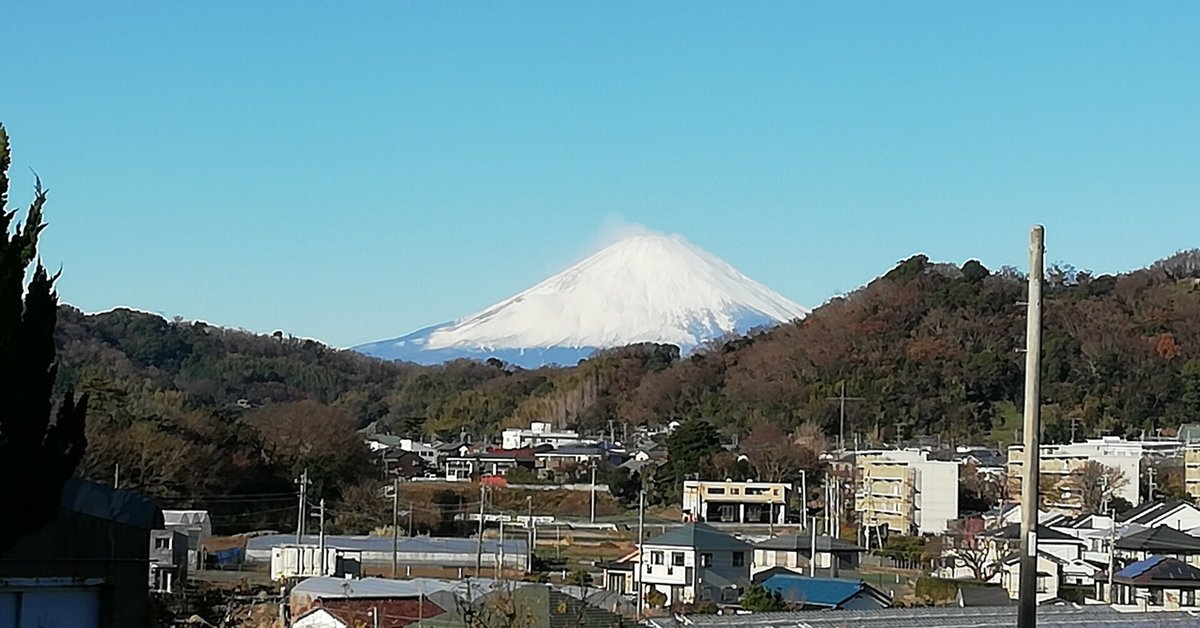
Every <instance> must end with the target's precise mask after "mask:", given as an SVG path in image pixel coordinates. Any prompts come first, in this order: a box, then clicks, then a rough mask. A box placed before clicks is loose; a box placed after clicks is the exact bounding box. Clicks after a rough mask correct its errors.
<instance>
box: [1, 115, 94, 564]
mask: <svg viewBox="0 0 1200 628" xmlns="http://www.w3.org/2000/svg"><path fill="white" fill-rule="evenodd" d="M11 163H12V157H11V153H10V151H9V143H8V133H7V132H6V131H5V130H4V127H3V125H0V399H3V400H4V410H3V412H2V413H0V500H2V501H3V503H5V504H9V505H12V506H13V507H19V509H20V516H6V517H0V554H3V553H4V552H6V551H7V550H8V549H10V548H11V547H12V546H13V544H14V543H16V541H17V539H19V538H20V537H21V536H24V535H26V534H29V533H32V532H35V531H37V530H38V529H40V528H41V527H42V526H43V525H45V524H46V523H47V522H48V521H50V519H52V518H53V517H54V515H55V513H56V512H57V510H58V504H59V498H60V496H61V494H62V486H63V483H64V482H66V481H67V479H69V478H70V477H71V475H72V474H73V473H74V472H75V468H76V467H77V466H78V465H79V461H80V460H81V459H82V458H83V452H84V449H85V448H86V447H87V440H86V438H85V437H84V416H85V414H86V412H87V397H86V395H83V396H80V397H79V399H75V396H74V394H73V393H72V392H67V393H66V395H65V396H64V397H63V398H62V399H61V401H60V402H59V403H58V406H57V408H55V404H54V398H53V390H54V385H55V378H56V377H57V375H58V362H57V358H56V351H55V346H54V327H55V324H56V322H57V320H58V295H57V294H56V293H55V291H54V281H55V279H56V278H57V276H54V277H51V276H50V275H49V273H47V272H46V269H45V268H44V267H43V266H42V264H41V262H38V263H37V265H36V266H35V268H34V271H33V277H32V278H31V279H30V281H29V285H28V288H26V285H25V276H26V271H27V269H28V268H29V265H30V264H31V263H33V261H34V259H35V258H36V257H37V243H38V242H37V241H38V235H39V234H41V232H42V229H44V228H45V226H46V225H45V224H44V223H43V222H42V208H43V207H44V206H45V204H46V190H45V189H43V188H42V183H41V180H38V181H37V182H36V184H35V187H34V199H33V203H32V204H31V205H30V206H29V211H28V213H27V214H26V215H25V225H24V227H21V226H18V227H17V228H16V229H15V230H13V232H12V233H11V234H10V233H9V227H10V226H11V225H12V223H13V218H14V217H15V215H16V212H15V211H8V209H7V207H8V186H9V179H8V168H9V165H10V164H11ZM52 416H53V418H54V421H53V422H51V418H52Z"/></svg>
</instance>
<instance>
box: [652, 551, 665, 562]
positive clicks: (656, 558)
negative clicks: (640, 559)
mask: <svg viewBox="0 0 1200 628" xmlns="http://www.w3.org/2000/svg"><path fill="white" fill-rule="evenodd" d="M650 564H651V565H661V564H663V553H662V552H659V551H654V552H650Z"/></svg>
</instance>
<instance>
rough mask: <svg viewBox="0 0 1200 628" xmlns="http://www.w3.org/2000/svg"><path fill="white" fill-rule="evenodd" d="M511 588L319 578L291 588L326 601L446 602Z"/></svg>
mask: <svg viewBox="0 0 1200 628" xmlns="http://www.w3.org/2000/svg"><path fill="white" fill-rule="evenodd" d="M511 584H512V583H508V582H504V581H499V580H493V579H491V578H470V579H466V580H443V579H440V578H413V579H412V580H390V579H388V578H361V579H347V578H334V577H329V576H318V577H314V578H305V579H304V580H301V581H300V582H299V583H298V584H296V586H295V587H293V588H292V593H293V594H303V595H307V596H309V597H312V598H326V599H328V598H406V597H418V596H425V595H434V594H438V595H437V597H438V598H439V599H441V600H446V599H449V597H447V596H451V597H454V598H457V599H468V598H471V597H479V596H482V595H486V594H488V593H490V592H492V591H493V590H494V589H496V587H497V586H500V585H504V586H509V585H511ZM439 606H440V604H439ZM446 610H449V609H446Z"/></svg>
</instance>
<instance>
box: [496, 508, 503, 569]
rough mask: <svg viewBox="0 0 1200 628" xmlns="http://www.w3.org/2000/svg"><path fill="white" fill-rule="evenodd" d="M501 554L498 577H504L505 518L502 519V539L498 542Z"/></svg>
mask: <svg viewBox="0 0 1200 628" xmlns="http://www.w3.org/2000/svg"><path fill="white" fill-rule="evenodd" d="M496 545H497V550H498V553H499V554H500V556H499V557H498V558H497V559H496V579H497V580H499V579H501V578H503V577H504V520H503V519H501V520H500V541H499V542H498V543H497V544H496Z"/></svg>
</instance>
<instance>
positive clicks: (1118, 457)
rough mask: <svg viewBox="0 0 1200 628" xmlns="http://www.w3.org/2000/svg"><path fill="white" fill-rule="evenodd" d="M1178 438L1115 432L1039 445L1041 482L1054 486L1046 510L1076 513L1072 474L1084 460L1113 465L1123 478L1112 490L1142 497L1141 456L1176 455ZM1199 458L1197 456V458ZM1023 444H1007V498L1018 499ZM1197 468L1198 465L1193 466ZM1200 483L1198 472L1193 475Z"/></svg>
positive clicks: (1133, 501)
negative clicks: (1133, 436) (1132, 438)
mask: <svg viewBox="0 0 1200 628" xmlns="http://www.w3.org/2000/svg"><path fill="white" fill-rule="evenodd" d="M1180 448H1181V445H1180V443H1179V442H1178V441H1167V440H1155V441H1128V440H1125V439H1123V438H1119V437H1116V436H1105V437H1103V438H1096V439H1091V440H1087V441H1084V442H1080V443H1070V444H1066V445H1042V446H1041V448H1040V454H1039V455H1040V460H1039V464H1038V469H1039V471H1040V473H1041V476H1042V477H1043V478H1044V479H1043V481H1044V482H1048V483H1055V484H1056V485H1057V489H1058V490H1055V491H1052V492H1050V494H1047V495H1045V499H1046V503H1045V507H1046V508H1047V509H1048V510H1052V511H1059V512H1065V513H1072V514H1074V513H1078V512H1079V511H1080V510H1081V509H1082V508H1083V504H1082V502H1081V497H1082V496H1081V495H1080V494H1079V491H1077V490H1076V491H1072V490H1071V484H1072V482H1073V480H1074V478H1076V477H1078V474H1079V473H1080V472H1082V470H1083V468H1084V466H1085V465H1087V463H1088V462H1096V463H1099V464H1102V465H1104V466H1106V467H1110V468H1112V469H1115V470H1116V471H1117V472H1118V473H1120V474H1121V475H1122V476H1123V477H1124V478H1125V482H1124V484H1123V485H1122V486H1121V487H1120V488H1119V489H1117V490H1116V491H1115V492H1114V495H1113V496H1114V497H1120V498H1123V499H1125V500H1127V501H1128V502H1129V503H1131V504H1134V505H1137V504H1139V503H1141V501H1142V495H1141V490H1140V487H1141V482H1140V479H1141V472H1142V463H1143V460H1145V459H1147V458H1151V457H1159V458H1161V457H1167V456H1172V455H1178V453H1179V451H1180ZM1198 461H1200V459H1198ZM1024 465H1025V447H1024V446H1023V445H1012V446H1010V447H1009V448H1008V466H1007V476H1008V488H1009V490H1008V493H1009V498H1010V499H1012V500H1014V501H1017V502H1019V501H1020V499H1021V490H1020V486H1021V483H1022V482H1023V481H1024V477H1025V474H1024ZM1197 471H1198V472H1200V468H1198V469H1197ZM1197 480H1198V482H1197V483H1196V484H1197V486H1200V476H1198V477H1197Z"/></svg>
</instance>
